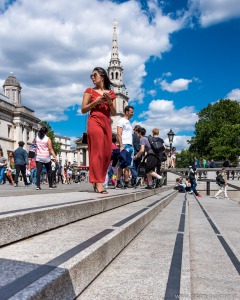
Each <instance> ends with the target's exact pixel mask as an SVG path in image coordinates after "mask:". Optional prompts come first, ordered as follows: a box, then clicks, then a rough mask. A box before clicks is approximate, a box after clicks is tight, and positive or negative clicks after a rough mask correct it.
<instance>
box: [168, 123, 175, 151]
mask: <svg viewBox="0 0 240 300" xmlns="http://www.w3.org/2000/svg"><path fill="white" fill-rule="evenodd" d="M167 135H168V140H169V143H170V155H171V152H172V142H173V138H174V135H175V133H174V132H173V131H172V129H170V131H169V133H168V134H167Z"/></svg>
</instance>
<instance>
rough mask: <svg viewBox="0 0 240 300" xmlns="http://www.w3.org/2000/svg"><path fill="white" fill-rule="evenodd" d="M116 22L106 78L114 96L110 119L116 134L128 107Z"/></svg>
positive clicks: (114, 23)
mask: <svg viewBox="0 0 240 300" xmlns="http://www.w3.org/2000/svg"><path fill="white" fill-rule="evenodd" d="M116 24H117V22H116V21H115V20H114V22H113V39H112V52H111V59H110V62H109V67H108V76H109V78H110V80H111V82H112V83H113V84H114V86H113V90H114V92H115V94H116V111H117V114H116V116H113V117H111V119H112V131H113V132H115V133H116V132H117V123H118V120H119V119H120V118H122V117H123V115H124V107H125V106H127V105H128V100H129V98H128V92H127V89H126V86H125V85H124V84H123V68H122V66H121V61H120V59H119V57H118V43H117V32H116Z"/></svg>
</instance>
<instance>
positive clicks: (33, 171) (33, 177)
mask: <svg viewBox="0 0 240 300" xmlns="http://www.w3.org/2000/svg"><path fill="white" fill-rule="evenodd" d="M28 162H29V170H30V184H35V185H36V184H37V165H36V161H35V159H34V158H28Z"/></svg>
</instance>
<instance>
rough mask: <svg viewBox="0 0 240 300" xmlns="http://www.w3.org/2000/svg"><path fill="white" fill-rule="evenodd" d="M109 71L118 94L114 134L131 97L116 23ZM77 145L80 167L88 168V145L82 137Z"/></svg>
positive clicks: (114, 117)
mask: <svg viewBox="0 0 240 300" xmlns="http://www.w3.org/2000/svg"><path fill="white" fill-rule="evenodd" d="M107 71H108V76H109V78H110V80H111V82H112V83H113V84H114V86H113V91H114V92H115V94H116V111H117V114H116V116H112V117H111V121H112V132H114V133H117V123H118V120H119V119H120V118H122V117H123V116H124V108H125V107H126V106H127V105H128V101H129V97H128V91H127V88H126V86H125V84H124V83H123V68H122V66H121V61H120V59H119V53H118V42H117V31H116V22H114V26H113V38H112V51H111V59H110V62H109V66H108V69H107ZM75 143H76V144H77V162H78V163H79V165H84V166H88V165H89V158H88V147H87V145H85V144H82V137H80V138H79V139H77V140H76V141H75Z"/></svg>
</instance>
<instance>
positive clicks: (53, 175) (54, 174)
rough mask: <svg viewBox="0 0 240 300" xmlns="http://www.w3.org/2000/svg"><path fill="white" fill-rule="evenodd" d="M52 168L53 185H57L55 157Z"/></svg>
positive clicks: (52, 159)
mask: <svg viewBox="0 0 240 300" xmlns="http://www.w3.org/2000/svg"><path fill="white" fill-rule="evenodd" d="M51 169H52V184H51V185H52V186H54V185H56V172H57V164H56V160H55V158H54V157H52V158H51Z"/></svg>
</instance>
